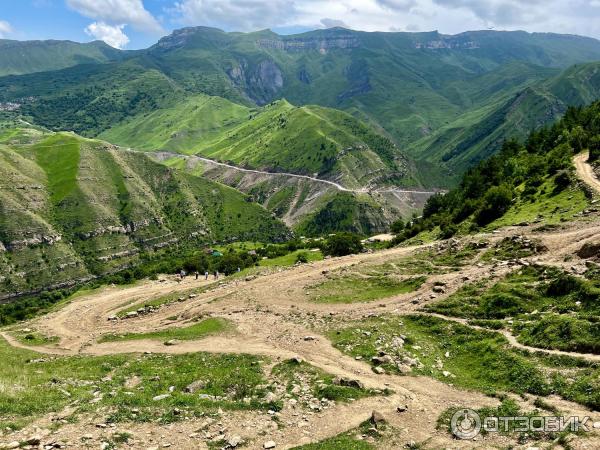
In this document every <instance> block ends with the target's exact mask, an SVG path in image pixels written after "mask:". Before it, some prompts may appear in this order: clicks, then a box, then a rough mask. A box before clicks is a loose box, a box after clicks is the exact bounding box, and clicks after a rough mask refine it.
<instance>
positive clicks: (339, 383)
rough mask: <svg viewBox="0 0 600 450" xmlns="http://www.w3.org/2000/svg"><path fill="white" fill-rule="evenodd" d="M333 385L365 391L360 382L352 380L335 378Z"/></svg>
mask: <svg viewBox="0 0 600 450" xmlns="http://www.w3.org/2000/svg"><path fill="white" fill-rule="evenodd" d="M333 384H335V385H336V386H346V387H352V388H356V389H364V387H365V386H364V385H363V384H362V382H361V381H360V380H352V379H350V378H345V377H335V378H334V379H333Z"/></svg>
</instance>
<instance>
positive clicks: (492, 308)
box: [425, 266, 600, 353]
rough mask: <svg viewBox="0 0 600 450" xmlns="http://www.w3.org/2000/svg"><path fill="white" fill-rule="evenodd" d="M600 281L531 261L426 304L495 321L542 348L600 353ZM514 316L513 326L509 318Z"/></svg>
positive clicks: (430, 308) (452, 313)
mask: <svg viewBox="0 0 600 450" xmlns="http://www.w3.org/2000/svg"><path fill="white" fill-rule="evenodd" d="M599 299H600V283H599V281H598V280H597V279H596V278H592V279H589V280H587V279H581V278H575V277H573V276H571V275H568V274H566V273H564V272H562V271H561V270H560V269H557V268H552V267H546V266H530V267H526V268H522V269H521V270H519V271H516V272H513V273H511V274H509V275H507V276H506V277H505V278H503V279H502V280H500V281H499V282H497V283H495V284H493V285H491V286H489V285H488V284H487V283H486V282H479V283H474V284H468V285H466V286H464V287H463V288H461V289H459V290H458V291H457V292H456V293H454V294H452V295H451V296H449V297H448V298H446V299H444V300H442V301H440V302H436V303H433V304H430V305H428V306H426V307H425V309H426V310H427V311H430V312H436V313H439V314H444V315H447V316H454V317H462V318H468V319H474V320H486V321H491V322H493V327H494V328H497V327H499V323H498V321H503V322H502V323H503V325H502V328H507V329H509V330H510V331H511V332H513V333H514V334H515V335H516V336H517V337H518V340H519V342H521V343H523V344H526V345H529V346H532V347H539V348H550V349H558V350H565V351H575V352H583V353H600V346H599V345H598V342H599V339H600V325H599V322H600V308H599V306H598V305H599V303H598V300H599ZM509 318H510V319H511V321H512V325H511V324H509V322H508V319H509Z"/></svg>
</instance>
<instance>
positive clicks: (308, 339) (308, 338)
mask: <svg viewBox="0 0 600 450" xmlns="http://www.w3.org/2000/svg"><path fill="white" fill-rule="evenodd" d="M304 340H305V341H316V340H317V338H316V337H314V336H304Z"/></svg>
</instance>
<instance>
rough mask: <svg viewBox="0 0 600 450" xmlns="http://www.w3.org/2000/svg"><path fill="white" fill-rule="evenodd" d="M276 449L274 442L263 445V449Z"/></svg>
mask: <svg viewBox="0 0 600 450" xmlns="http://www.w3.org/2000/svg"><path fill="white" fill-rule="evenodd" d="M275 447H277V444H276V443H275V442H274V441H267V442H265V443H264V444H263V448H264V449H270V448H275Z"/></svg>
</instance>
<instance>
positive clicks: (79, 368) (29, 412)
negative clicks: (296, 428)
mask: <svg viewBox="0 0 600 450" xmlns="http://www.w3.org/2000/svg"><path fill="white" fill-rule="evenodd" d="M0 360H1V361H2V364H0V427H2V429H4V428H5V427H7V426H10V427H12V428H19V427H23V426H25V425H27V424H28V423H31V422H32V421H34V420H35V419H36V418H37V417H39V416H41V415H44V414H48V413H50V412H59V411H62V410H63V409H64V408H65V406H67V405H68V404H73V403H76V404H77V410H76V411H75V415H76V414H78V413H82V412H84V413H89V412H95V411H98V410H100V409H102V410H103V411H104V412H105V413H106V411H108V413H109V415H110V418H109V421H121V420H127V421H131V420H135V421H159V422H169V421H173V420H179V419H180V418H183V417H185V416H190V417H192V416H199V415H202V414H204V413H206V412H210V411H217V410H218V409H219V408H222V409H257V408H259V409H267V408H269V407H270V406H271V405H269V404H267V403H266V402H265V401H264V395H265V394H266V391H265V390H264V388H263V387H262V386H264V385H265V384H266V380H265V378H264V375H263V370H262V367H261V360H259V359H258V358H257V357H254V356H249V355H213V354H206V353H192V354H186V355H112V356H102V357H92V356H72V357H50V356H40V355H39V354H38V353H36V352H33V351H28V350H23V349H17V348H14V347H11V346H10V345H8V344H7V343H6V342H5V341H4V340H1V339H0ZM132 378H136V379H137V380H138V381H137V383H135V384H130V382H131V380H132ZM198 380H202V382H203V388H202V389H201V390H200V391H198V392H196V393H194V394H190V393H186V392H184V389H185V387H186V386H188V385H189V384H191V383H192V382H195V381H198ZM170 391H172V392H170ZM163 394H169V396H168V397H166V398H164V399H162V400H153V399H154V398H155V397H156V396H158V395H163ZM200 394H205V396H201V395H200ZM207 396H208V397H207ZM175 408H178V409H180V410H181V414H174V412H173V411H174V409H175Z"/></svg>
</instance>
